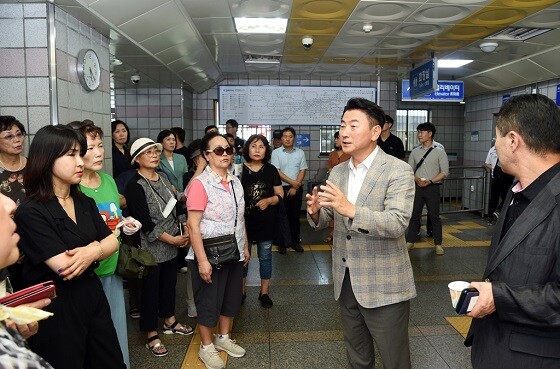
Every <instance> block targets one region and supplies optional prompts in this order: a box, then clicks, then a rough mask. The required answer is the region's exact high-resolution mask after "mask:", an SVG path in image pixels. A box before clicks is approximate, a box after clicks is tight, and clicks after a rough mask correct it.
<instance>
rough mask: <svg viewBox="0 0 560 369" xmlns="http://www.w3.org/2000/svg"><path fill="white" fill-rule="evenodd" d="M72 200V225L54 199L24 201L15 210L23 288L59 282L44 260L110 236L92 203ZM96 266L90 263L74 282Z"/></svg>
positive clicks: (78, 198)
mask: <svg viewBox="0 0 560 369" xmlns="http://www.w3.org/2000/svg"><path fill="white" fill-rule="evenodd" d="M73 198H74V209H75V213H76V223H74V221H73V220H72V219H70V217H68V215H67V214H66V212H65V211H64V209H63V208H62V206H61V205H60V204H59V203H58V201H57V199H56V198H53V199H51V200H48V201H47V202H45V203H41V202H39V201H37V200H27V201H24V202H23V203H22V204H21V205H20V206H19V207H18V208H17V210H16V213H15V217H14V219H15V221H16V224H17V228H18V233H19V235H20V236H21V239H20V241H19V247H20V249H21V251H23V252H24V253H25V258H24V259H23V278H24V282H25V283H26V284H27V285H33V284H36V283H39V282H43V281H48V280H54V281H55V282H56V281H59V280H60V278H59V277H58V275H57V274H56V273H55V272H54V271H53V270H52V269H51V268H49V266H48V265H47V264H45V260H47V259H50V258H52V257H53V256H56V255H58V254H61V253H63V252H65V251H66V250H72V249H75V248H76V247H82V246H87V245H88V244H90V243H92V242H93V241H101V240H103V239H104V238H105V237H107V236H109V235H110V234H111V230H109V228H108V227H107V224H105V221H103V219H102V218H101V215H99V210H98V209H97V206H96V205H95V202H94V201H93V199H91V198H89V197H87V196H86V195H83V194H77V195H75V196H73ZM98 265H99V263H97V262H94V263H92V264H91V265H90V266H89V267H88V269H87V270H86V271H84V272H83V273H82V274H81V275H80V276H79V277H77V278H81V277H84V276H87V275H91V273H93V271H94V269H95V268H96V267H97V266H98Z"/></svg>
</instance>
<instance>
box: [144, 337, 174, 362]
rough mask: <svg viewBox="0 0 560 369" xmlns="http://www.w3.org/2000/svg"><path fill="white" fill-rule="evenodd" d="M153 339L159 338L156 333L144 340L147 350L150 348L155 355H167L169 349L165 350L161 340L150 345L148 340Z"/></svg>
mask: <svg viewBox="0 0 560 369" xmlns="http://www.w3.org/2000/svg"><path fill="white" fill-rule="evenodd" d="M155 340H159V336H158V335H157V334H156V335H155V336H152V337H149V338H148V339H147V340H146V348H147V349H148V350H150V352H151V353H152V355H154V356H155V357H162V356H165V355H167V354H168V353H169V351H167V349H166V348H165V346H164V345H163V343H161V340H160V341H159V342H158V343H156V344H155V345H153V346H150V342H152V341H155Z"/></svg>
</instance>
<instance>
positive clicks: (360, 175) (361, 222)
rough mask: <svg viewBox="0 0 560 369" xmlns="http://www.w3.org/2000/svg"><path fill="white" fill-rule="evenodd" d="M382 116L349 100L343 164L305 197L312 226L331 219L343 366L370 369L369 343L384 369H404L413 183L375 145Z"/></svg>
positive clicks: (408, 172) (411, 292)
mask: <svg viewBox="0 0 560 369" xmlns="http://www.w3.org/2000/svg"><path fill="white" fill-rule="evenodd" d="M384 122H385V113H384V111H383V110H382V109H381V108H380V107H379V106H378V105H377V104H375V103H373V102H371V101H368V100H366V99H362V98H352V99H350V100H349V101H348V103H347V104H346V107H345V108H344V114H343V116H342V120H341V124H340V139H341V144H342V150H343V151H344V152H345V153H347V154H349V155H350V156H351V159H350V160H349V161H348V163H347V164H346V163H343V164H339V165H337V166H335V167H334V168H333V169H332V171H331V173H330V175H329V179H328V180H327V184H326V185H324V186H320V187H321V188H320V191H319V190H318V188H317V187H315V188H314V189H313V191H312V193H311V194H310V195H307V213H308V215H307V218H308V221H309V224H310V225H311V226H313V227H315V228H316V229H320V228H325V227H327V226H328V225H329V222H330V221H331V220H333V219H334V224H335V228H334V239H333V248H332V254H333V255H332V270H333V285H334V296H335V299H337V300H338V301H339V304H340V311H341V316H342V328H343V332H344V343H345V345H346V353H347V358H348V367H349V368H353V369H366V368H373V367H374V365H375V355H374V341H375V344H376V345H377V349H378V350H379V353H380V354H381V359H382V360H383V364H384V366H385V368H387V369H409V368H411V364H410V349H409V340H408V319H409V314H410V299H411V298H413V297H415V296H416V289H415V286H414V277H413V275H412V267H411V264H410V259H409V257H408V255H407V251H406V247H405V238H404V233H405V230H406V227H407V225H408V220H409V219H410V215H411V213H412V203H413V199H414V179H413V174H412V169H411V168H410V166H409V165H408V164H407V163H405V162H404V161H402V160H399V159H397V158H395V157H393V156H391V155H388V154H386V153H385V152H384V151H383V150H381V149H379V147H378V146H377V139H378V138H379V135H380V134H381V129H382V128H381V127H383V123H384Z"/></svg>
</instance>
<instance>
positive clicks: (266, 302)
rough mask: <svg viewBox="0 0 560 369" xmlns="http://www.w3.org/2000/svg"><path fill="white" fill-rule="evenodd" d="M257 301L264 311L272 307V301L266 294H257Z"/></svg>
mask: <svg viewBox="0 0 560 369" xmlns="http://www.w3.org/2000/svg"><path fill="white" fill-rule="evenodd" d="M259 301H260V302H261V305H262V307H263V308H265V309H268V308H271V307H272V305H273V304H272V300H271V299H270V297H269V296H268V294H266V293H265V294H264V295H261V294H260V293H259Z"/></svg>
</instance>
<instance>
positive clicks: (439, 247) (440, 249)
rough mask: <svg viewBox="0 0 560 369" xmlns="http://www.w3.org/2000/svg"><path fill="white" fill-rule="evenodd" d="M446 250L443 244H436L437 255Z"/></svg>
mask: <svg viewBox="0 0 560 369" xmlns="http://www.w3.org/2000/svg"><path fill="white" fill-rule="evenodd" d="M443 254H445V251H443V247H441V245H436V255H443Z"/></svg>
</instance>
